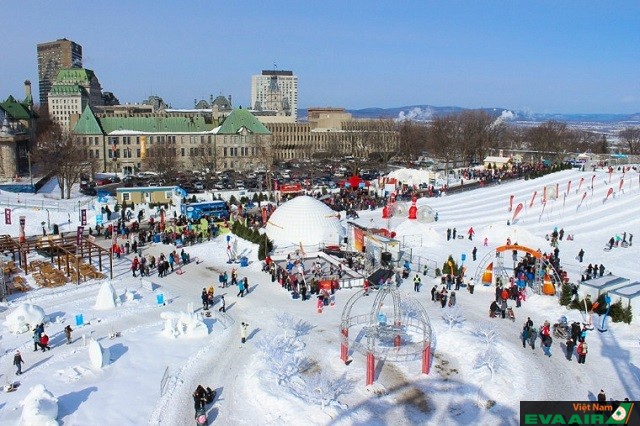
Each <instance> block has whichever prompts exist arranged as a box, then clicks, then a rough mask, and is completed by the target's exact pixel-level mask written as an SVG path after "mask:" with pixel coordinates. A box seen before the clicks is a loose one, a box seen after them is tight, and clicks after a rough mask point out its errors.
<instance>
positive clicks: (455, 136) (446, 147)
mask: <svg viewBox="0 0 640 426" xmlns="http://www.w3.org/2000/svg"><path fill="white" fill-rule="evenodd" d="M428 135H429V136H428V142H427V146H428V149H429V153H430V154H431V155H433V156H434V157H436V158H438V160H439V161H441V162H443V163H444V165H445V173H446V171H447V169H448V168H449V165H450V164H453V162H454V160H455V158H456V155H457V146H458V142H459V140H460V128H459V121H458V120H457V119H456V117H455V116H454V115H448V116H443V117H436V118H435V119H433V121H431V124H430V125H429V133H428Z"/></svg>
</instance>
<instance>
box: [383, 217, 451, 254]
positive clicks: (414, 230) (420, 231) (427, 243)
mask: <svg viewBox="0 0 640 426" xmlns="http://www.w3.org/2000/svg"><path fill="white" fill-rule="evenodd" d="M394 231H395V232H396V239H399V240H402V237H405V236H410V235H419V236H420V237H421V239H422V245H421V246H422V247H436V246H438V245H440V244H442V242H443V237H442V235H440V234H439V233H438V232H437V231H435V230H434V229H433V228H432V227H431V226H429V225H428V224H426V223H422V222H420V221H417V220H409V219H407V220H405V221H404V222H401V223H400V224H399V225H398V226H397V227H396V229H394Z"/></svg>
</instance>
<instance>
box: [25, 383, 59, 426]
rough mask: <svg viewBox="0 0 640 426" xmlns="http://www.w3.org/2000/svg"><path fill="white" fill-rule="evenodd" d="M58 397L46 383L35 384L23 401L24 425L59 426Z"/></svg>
mask: <svg viewBox="0 0 640 426" xmlns="http://www.w3.org/2000/svg"><path fill="white" fill-rule="evenodd" d="M57 417H58V398H56V397H55V396H53V394H52V393H51V392H49V391H48V390H47V389H46V388H45V387H44V385H35V386H34V387H32V388H31V389H30V390H29V394H28V395H27V396H26V397H25V399H24V401H23V402H22V416H21V417H20V424H21V425H22V426H57V425H58V421H57V420H56V418H57Z"/></svg>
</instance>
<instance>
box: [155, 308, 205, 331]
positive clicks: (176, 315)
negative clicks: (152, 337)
mask: <svg viewBox="0 0 640 426" xmlns="http://www.w3.org/2000/svg"><path fill="white" fill-rule="evenodd" d="M160 318H162V319H163V320H164V329H163V330H162V334H163V335H165V336H167V337H173V338H178V337H206V336H207V335H208V334H209V329H208V328H207V325H206V324H205V323H204V322H203V321H202V319H201V317H200V315H199V314H194V313H188V312H171V311H168V312H162V313H161V314H160Z"/></svg>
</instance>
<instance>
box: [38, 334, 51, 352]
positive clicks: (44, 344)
mask: <svg viewBox="0 0 640 426" xmlns="http://www.w3.org/2000/svg"><path fill="white" fill-rule="evenodd" d="M40 347H41V348H42V352H44V351H50V350H51V347H50V346H49V336H47V335H46V334H43V335H42V336H40Z"/></svg>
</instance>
